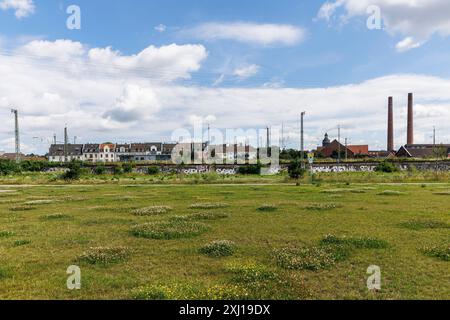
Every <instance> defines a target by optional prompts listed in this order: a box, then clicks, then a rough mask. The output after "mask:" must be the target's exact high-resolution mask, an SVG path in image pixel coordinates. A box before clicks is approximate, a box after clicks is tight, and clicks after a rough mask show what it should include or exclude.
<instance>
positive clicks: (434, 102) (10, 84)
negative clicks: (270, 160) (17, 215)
mask: <svg viewBox="0 0 450 320" xmlns="http://www.w3.org/2000/svg"><path fill="white" fill-rule="evenodd" d="M74 6H76V7H74ZM74 8H75V9H74ZM74 10H75V11H74ZM78 10H79V13H80V14H79V15H77V13H78ZM449 16H450V1H448V0H328V1H322V0H314V1H312V0H304V1H301V0H277V1H269V0H258V1H249V0H247V1H242V0H241V1H237V0H227V1H210V0H164V1H163V0H159V1H155V0H145V1H144V0H134V1H125V0H86V1H85V0H80V1H74V0H71V1H56V0H55V1H53V0H0V119H1V120H2V123H3V125H2V126H0V150H3V151H7V152H12V151H13V150H14V121H13V116H12V114H11V113H10V109H11V107H14V108H16V109H18V110H19V114H20V130H21V149H22V151H23V152H25V153H41V154H44V153H46V152H47V151H48V146H49V143H51V141H52V139H53V135H54V134H56V136H57V140H58V141H61V140H62V139H63V129H64V126H65V125H67V126H68V130H69V136H70V139H71V141H72V140H73V139H74V137H75V136H76V141H77V142H78V143H88V142H97V143H102V142H106V141H112V142H118V143H119V142H133V141H136V142H144V141H167V142H169V141H172V140H174V139H175V138H174V134H173V133H174V131H175V130H177V129H187V130H192V128H193V124H194V123H196V121H199V120H202V121H204V123H205V126H206V125H207V123H208V124H210V126H211V127H212V128H214V129H216V130H222V132H225V130H227V129H243V130H250V129H263V128H265V127H267V126H270V127H273V128H277V127H278V128H279V127H280V126H281V125H282V124H283V126H284V128H285V129H284V133H285V134H284V138H285V139H284V144H285V145H286V146H287V147H292V148H299V143H300V142H299V140H300V137H299V131H300V130H299V117H300V113H301V112H302V111H306V117H305V139H306V146H307V147H308V148H310V149H312V148H315V147H316V146H317V145H320V144H321V141H322V139H323V136H324V134H325V133H326V132H328V134H329V135H330V137H331V138H337V134H338V130H337V128H338V126H340V127H341V128H342V129H341V136H342V139H344V138H347V139H348V141H349V143H350V144H369V146H370V149H371V150H382V149H386V139H387V138H386V131H387V123H386V119H387V99H388V97H389V96H393V97H394V105H395V144H396V147H398V148H399V147H400V146H401V145H404V144H405V143H406V104H407V94H408V93H409V92H414V95H415V123H416V127H415V129H416V130H415V140H416V142H417V143H431V142H432V134H433V127H436V132H437V141H438V142H442V143H450V126H449V125H448V122H449V120H450V90H449V88H450V68H449V66H450V54H449V53H450V19H449ZM378 18H379V19H378ZM78 22H79V24H78Z"/></svg>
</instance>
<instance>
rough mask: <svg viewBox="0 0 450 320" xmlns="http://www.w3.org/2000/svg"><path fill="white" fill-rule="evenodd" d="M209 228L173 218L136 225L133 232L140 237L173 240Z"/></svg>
mask: <svg viewBox="0 0 450 320" xmlns="http://www.w3.org/2000/svg"><path fill="white" fill-rule="evenodd" d="M208 230H209V227H208V226H206V225H204V224H201V223H197V222H190V221H186V220H172V221H169V222H151V223H146V224H141V225H137V226H134V227H133V228H132V230H131V233H132V234H133V235H134V236H136V237H139V238H147V239H157V240H171V239H179V238H191V237H195V236H198V235H200V234H202V233H204V232H206V231H208Z"/></svg>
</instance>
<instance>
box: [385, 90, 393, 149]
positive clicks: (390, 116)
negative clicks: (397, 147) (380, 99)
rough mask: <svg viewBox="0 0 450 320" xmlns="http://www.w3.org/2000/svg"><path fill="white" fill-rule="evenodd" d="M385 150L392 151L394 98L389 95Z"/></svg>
mask: <svg viewBox="0 0 450 320" xmlns="http://www.w3.org/2000/svg"><path fill="white" fill-rule="evenodd" d="M388 109H389V110H388V141H387V151H394V98H393V97H389V107H388Z"/></svg>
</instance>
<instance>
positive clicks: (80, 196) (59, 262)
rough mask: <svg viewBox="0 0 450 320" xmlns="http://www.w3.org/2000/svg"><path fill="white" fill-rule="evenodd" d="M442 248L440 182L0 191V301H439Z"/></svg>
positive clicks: (446, 219)
mask: <svg viewBox="0 0 450 320" xmlns="http://www.w3.org/2000/svg"><path fill="white" fill-rule="evenodd" d="M5 190H6V191H9V192H5ZM224 240H227V241H224ZM214 241H219V242H214ZM449 247H450V184H448V183H443V184H423V185H421V184H417V185H377V184H352V183H326V182H324V183H322V184H321V185H318V186H314V185H305V186H294V185H276V186H275V185H272V186H271V185H260V186H256V185H254V186H250V185H247V186H246V185H229V186H226V185H134V186H133V185H118V184H117V185H112V184H104V185H91V186H88V185H62V186H34V187H18V186H10V187H6V186H0V298H1V299H196V298H197V299H238V298H244V299H449V298H450V265H449V255H450V252H449ZM70 265H77V266H79V267H80V268H81V272H82V289H81V290H75V291H70V290H68V289H67V287H66V280H67V277H68V275H67V274H66V269H67V268H68V267H69V266H70ZM370 265H377V266H379V267H380V268H381V272H382V289H381V291H379V292H369V291H368V289H367V285H366V281H367V278H368V277H369V275H368V274H367V273H366V271H367V268H368V267H369V266H370Z"/></svg>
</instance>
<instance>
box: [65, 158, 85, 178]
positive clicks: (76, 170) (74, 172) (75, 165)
mask: <svg viewBox="0 0 450 320" xmlns="http://www.w3.org/2000/svg"><path fill="white" fill-rule="evenodd" d="M68 169H69V170H68V171H66V172H65V173H64V174H63V175H62V178H63V179H64V180H79V179H80V177H81V162H79V161H72V162H71V163H69V165H68Z"/></svg>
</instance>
